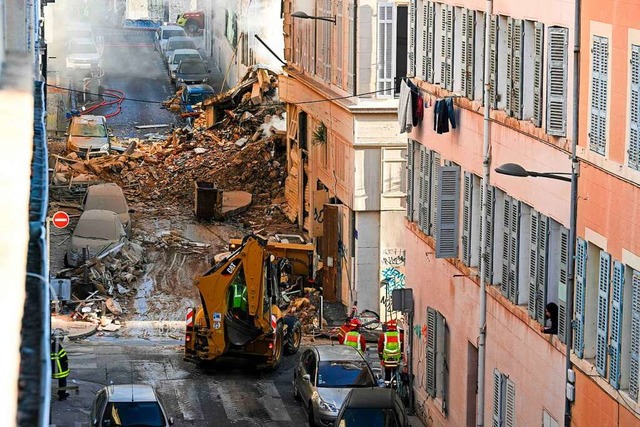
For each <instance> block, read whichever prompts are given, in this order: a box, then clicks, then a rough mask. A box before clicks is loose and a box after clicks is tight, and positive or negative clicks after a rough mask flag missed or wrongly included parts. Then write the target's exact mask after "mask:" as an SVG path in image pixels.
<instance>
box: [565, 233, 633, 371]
mask: <svg viewBox="0 0 640 427" xmlns="http://www.w3.org/2000/svg"><path fill="white" fill-rule="evenodd" d="M575 290H576V299H575V304H576V321H575V333H574V334H573V350H574V351H575V353H576V356H578V357H579V358H581V359H582V357H583V355H584V325H585V322H584V314H585V297H586V295H587V242H586V241H584V240H582V239H580V238H578V239H577V241H576V289H575ZM639 302H640V300H639ZM639 308H640V306H639ZM569 315H571V313H569ZM638 327H639V328H640V323H639V324H638ZM639 334H640V330H639ZM639 337H640V335H639Z"/></svg>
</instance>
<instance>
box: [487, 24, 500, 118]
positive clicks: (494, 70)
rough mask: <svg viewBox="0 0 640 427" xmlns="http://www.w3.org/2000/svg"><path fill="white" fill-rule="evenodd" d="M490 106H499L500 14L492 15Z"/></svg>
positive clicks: (490, 33) (490, 35) (490, 32)
mask: <svg viewBox="0 0 640 427" xmlns="http://www.w3.org/2000/svg"><path fill="white" fill-rule="evenodd" d="M489 62H490V64H489V70H490V71H489V85H490V95H489V108H493V109H495V108H497V104H498V16H497V15H491V26H490V30H489Z"/></svg>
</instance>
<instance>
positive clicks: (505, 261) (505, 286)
mask: <svg viewBox="0 0 640 427" xmlns="http://www.w3.org/2000/svg"><path fill="white" fill-rule="evenodd" d="M511 201H512V197H511V196H504V205H503V215H502V216H503V222H502V279H501V286H500V287H501V290H502V295H504V296H505V297H507V298H509V258H510V257H509V247H510V244H509V242H510V240H511V239H510V237H509V231H510V230H511V220H510V216H511Z"/></svg>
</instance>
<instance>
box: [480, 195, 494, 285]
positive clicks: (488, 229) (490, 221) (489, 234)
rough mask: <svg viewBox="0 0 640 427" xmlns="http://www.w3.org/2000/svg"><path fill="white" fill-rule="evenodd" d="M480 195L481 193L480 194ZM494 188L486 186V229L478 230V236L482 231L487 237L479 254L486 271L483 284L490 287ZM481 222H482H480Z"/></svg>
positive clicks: (491, 280)
mask: <svg viewBox="0 0 640 427" xmlns="http://www.w3.org/2000/svg"><path fill="white" fill-rule="evenodd" d="M481 193H482V192H481ZM480 203H482V200H480ZM495 203H496V200H495V188H494V187H493V186H491V185H489V186H487V218H486V228H485V229H484V230H482V229H481V230H480V234H481V235H482V231H484V232H485V233H487V237H486V242H487V245H486V247H485V248H484V251H481V252H480V253H483V252H484V254H485V258H486V260H485V262H486V269H485V277H484V280H485V283H487V284H488V285H491V284H492V283H493V230H494V228H493V227H494V224H493V221H494V217H493V211H494V208H495ZM481 222H484V221H482V220H481Z"/></svg>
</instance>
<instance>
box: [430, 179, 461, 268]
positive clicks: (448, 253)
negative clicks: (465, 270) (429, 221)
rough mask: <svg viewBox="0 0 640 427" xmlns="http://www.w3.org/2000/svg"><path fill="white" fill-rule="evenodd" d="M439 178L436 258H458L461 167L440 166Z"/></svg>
mask: <svg viewBox="0 0 640 427" xmlns="http://www.w3.org/2000/svg"><path fill="white" fill-rule="evenodd" d="M438 178H439V183H438V208H437V209H436V211H437V213H436V224H437V225H436V236H435V238H436V258H457V257H458V218H459V212H458V211H459V206H460V167H459V166H444V167H442V168H440V173H439V174H438Z"/></svg>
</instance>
